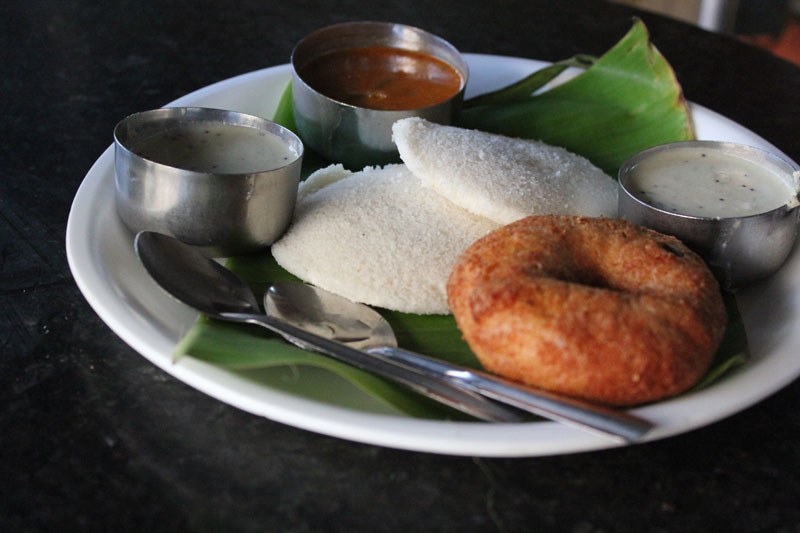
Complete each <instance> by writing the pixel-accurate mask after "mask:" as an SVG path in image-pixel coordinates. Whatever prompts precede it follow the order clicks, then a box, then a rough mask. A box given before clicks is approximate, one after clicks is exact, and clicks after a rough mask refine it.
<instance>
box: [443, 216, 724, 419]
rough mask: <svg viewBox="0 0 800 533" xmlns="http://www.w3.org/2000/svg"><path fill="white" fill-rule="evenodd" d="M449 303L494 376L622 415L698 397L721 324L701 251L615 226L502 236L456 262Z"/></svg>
mask: <svg viewBox="0 0 800 533" xmlns="http://www.w3.org/2000/svg"><path fill="white" fill-rule="evenodd" d="M447 297H448V304H449V306H450V308H451V310H452V312H453V314H454V316H455V319H456V322H457V324H458V327H459V328H460V329H461V331H462V333H463V335H464V338H465V339H466V341H467V342H468V344H469V346H470V347H471V349H472V350H473V352H474V353H475V354H476V356H477V357H478V359H479V360H480V361H481V363H482V364H483V365H484V366H485V367H486V368H487V369H488V370H490V371H492V372H494V373H496V374H499V375H502V376H505V377H508V378H510V379H513V380H517V381H521V382H523V383H526V384H528V385H532V386H535V387H540V388H544V389H548V390H551V391H555V392H559V393H563V394H568V395H571V396H574V397H579V398H583V399H585V400H589V401H593V402H598V403H602V404H607V405H617V406H626V405H636V404H642V403H646V402H651V401H655V400H658V399H662V398H665V397H669V396H672V395H675V394H678V393H680V392H682V391H684V390H686V389H687V388H689V387H691V386H692V385H693V384H694V383H696V382H697V381H698V380H699V379H700V378H701V377H702V376H703V375H704V373H705V372H706V371H707V369H708V367H709V365H710V363H711V360H712V358H713V356H714V354H715V352H716V350H717V347H718V345H719V343H720V341H721V339H722V336H723V333H724V329H725V324H726V313H725V308H724V305H723V302H722V297H721V294H720V289H719V286H718V284H717V281H716V280H715V278H714V277H713V275H712V274H711V272H710V271H709V269H708V267H707V266H706V265H705V263H703V261H702V260H701V259H700V258H699V257H698V256H697V255H696V254H695V253H694V252H692V251H691V250H689V249H688V248H687V247H686V246H684V245H683V244H682V243H681V242H680V241H679V240H677V239H675V238H673V237H669V236H665V235H661V234H659V233H656V232H654V231H652V230H648V229H645V228H642V227H640V226H637V225H635V224H633V223H630V222H628V221H625V220H619V219H607V218H587V217H579V216H554V215H545V216H532V217H528V218H524V219H522V220H519V221H517V222H515V223H512V224H509V225H507V226H503V227H501V228H499V229H497V230H495V231H493V232H491V233H489V234H487V235H485V236H484V237H482V238H481V239H479V240H478V241H477V242H476V243H474V244H473V245H472V246H470V247H469V248H468V249H467V251H466V252H464V254H462V255H461V256H460V258H459V259H458V261H457V263H456V266H455V268H454V269H453V271H452V273H451V275H450V277H449V279H448V283H447Z"/></svg>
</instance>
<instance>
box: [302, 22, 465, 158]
mask: <svg viewBox="0 0 800 533" xmlns="http://www.w3.org/2000/svg"><path fill="white" fill-rule="evenodd" d="M369 46H387V47H393V48H402V49H406V50H412V51H418V52H424V53H427V54H429V55H432V56H433V57H435V58H437V59H440V60H442V61H444V62H445V63H448V64H449V65H451V66H452V67H454V68H455V69H456V70H457V71H458V72H459V74H461V78H462V87H461V90H460V91H459V92H458V93H457V94H456V95H454V96H453V97H451V98H449V99H447V100H445V101H443V102H441V103H439V104H436V105H433V106H430V107H425V108H421V109H409V110H402V111H386V110H377V109H367V108H363V107H357V106H353V105H349V104H346V103H343V102H339V101H336V100H334V99H332V98H329V97H327V96H325V95H324V94H321V93H319V92H317V91H316V90H314V89H312V88H311V87H310V86H309V85H308V84H307V83H306V82H305V81H303V79H302V78H301V77H300V76H299V75H298V70H302V68H303V66H304V65H306V64H307V63H308V62H309V61H312V60H314V59H316V58H318V57H319V56H321V55H323V54H325V53H330V52H332V51H335V50H342V49H350V48H361V47H369ZM291 63H292V100H293V111H294V119H295V123H296V124H297V130H298V132H299V133H300V136H301V137H302V138H303V140H304V141H305V142H306V143H307V144H308V145H309V146H310V147H311V148H313V149H314V150H316V151H317V152H319V153H320V154H321V155H323V156H324V157H326V158H327V159H329V160H331V161H334V162H337V163H343V164H344V165H345V166H346V167H348V168H350V169H353V170H360V169H361V168H363V167H364V166H367V165H383V164H386V163H390V162H393V161H397V160H398V158H399V156H398V153H397V147H396V146H395V145H394V142H393V141H392V124H394V123H395V122H396V121H397V120H400V119H402V118H407V117H423V118H426V119H428V120H430V121H432V122H437V123H440V124H450V122H451V121H452V118H453V116H454V113H455V112H456V111H457V110H458V109H459V108H460V107H461V102H462V101H463V99H464V88H465V87H466V83H467V78H468V76H469V68H468V67H467V63H466V61H465V60H464V58H463V57H461V54H459V52H458V50H456V48H455V47H454V46H453V45H451V44H450V43H448V42H447V41H445V40H444V39H442V38H440V37H437V36H436V35H433V34H431V33H428V32H426V31H423V30H421V29H418V28H414V27H412V26H405V25H403V24H392V23H385V22H348V23H344V24H336V25H334V26H328V27H325V28H322V29H320V30H317V31H315V32H314V33H312V34H310V35H308V36H306V37H305V38H304V39H303V40H302V41H300V42H299V43H298V44H297V46H296V47H295V48H294V50H293V51H292V58H291Z"/></svg>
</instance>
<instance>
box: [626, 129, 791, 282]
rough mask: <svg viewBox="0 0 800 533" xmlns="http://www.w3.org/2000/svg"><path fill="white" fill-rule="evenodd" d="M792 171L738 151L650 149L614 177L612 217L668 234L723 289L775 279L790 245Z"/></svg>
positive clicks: (700, 145)
mask: <svg viewBox="0 0 800 533" xmlns="http://www.w3.org/2000/svg"><path fill="white" fill-rule="evenodd" d="M799 182H800V172H799V171H798V167H797V166H796V165H795V164H793V163H791V162H790V161H787V160H786V159H784V158H782V157H780V156H778V155H776V154H773V153H770V152H767V151H765V150H761V149H759V148H755V147H752V146H746V145H742V144H736V143H730V142H719V141H682V142H676V143H669V144H664V145H660V146H655V147H653V148H649V149H647V150H644V151H642V152H640V153H638V154H636V155H634V156H632V157H631V158H630V159H628V160H627V161H626V162H625V163H624V164H623V165H622V167H621V168H620V171H619V189H620V190H619V216H620V217H621V218H625V219H628V220H630V221H631V222H635V223H637V224H640V225H642V226H646V227H649V228H651V229H654V230H656V231H658V232H661V233H665V234H668V235H673V236H675V237H677V238H678V239H680V240H681V241H683V242H684V244H686V245H687V246H688V247H689V248H691V249H692V250H694V251H695V252H697V253H698V254H699V255H700V256H701V257H702V258H703V259H704V260H705V261H706V262H707V263H708V265H709V267H710V268H711V270H712V271H713V272H714V273H715V274H716V275H717V277H718V279H719V281H720V284H721V285H722V286H723V287H725V288H736V287H741V286H744V285H747V284H750V283H753V282H756V281H758V280H761V279H763V278H766V277H767V276H770V275H772V274H773V273H775V272H776V271H777V270H778V269H779V268H780V267H781V265H782V264H783V263H784V261H786V258H787V257H788V256H789V253H790V252H791V250H792V247H793V246H794V243H795V239H796V235H797V227H798V215H799V214H800V209H798V206H800V202H798V198H799V196H798V192H799V191H800V183H799Z"/></svg>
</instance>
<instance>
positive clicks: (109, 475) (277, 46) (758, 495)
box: [0, 0, 800, 532]
mask: <svg viewBox="0 0 800 533" xmlns="http://www.w3.org/2000/svg"><path fill="white" fill-rule="evenodd" d="M387 4H388V3H387ZM393 4H394V5H383V6H375V7H366V6H367V3H366V2H360V1H352V0H339V1H335V2H334V1H330V0H322V1H320V0H316V1H313V2H311V1H307V0H299V1H295V2H270V1H269V0H266V1H265V0H260V1H250V0H242V1H238V2H223V1H219V0H202V1H191V2H190V1H186V0H173V1H162V2H133V1H127V0H121V1H117V2H88V1H85V0H75V1H72V2H55V1H52V0H27V1H25V2H4V3H2V7H0V21H1V22H0V25H1V26H0V58H2V61H1V62H0V110H1V111H0V116H2V127H3V134H2V142H0V172H2V179H0V245H1V246H2V248H0V250H1V255H0V283H1V284H2V285H1V288H0V313H2V319H0V331H1V332H2V333H1V334H0V342H1V343H2V357H1V358H0V379H2V383H1V384H0V432H1V433H0V530H3V531H17V530H31V531H33V530H55V529H58V530H76V529H82V530H136V531H142V530H147V529H157V530H232V531H236V530H259V531H261V530H264V531H327V530H331V531H358V530H365V531H399V530H424V531H478V530H480V531H550V530H552V531H576V532H588V531H717V530H734V531H800V503H799V502H800V496H799V495H800V476H798V466H800V414H799V412H800V410H798V408H797V407H798V405H799V404H800V383H798V382H797V381H795V382H794V383H792V384H791V385H789V386H788V387H786V388H785V389H783V390H781V391H780V392H778V393H776V394H774V395H772V396H771V397H769V398H767V399H766V400H764V401H762V402H760V403H758V404H757V405H755V406H753V407H750V408H748V409H746V410H744V411H742V412H740V413H738V414H735V415H733V416H731V417H729V418H727V419H725V420H722V421H719V422H717V423H714V424H711V425H710V426H708V427H705V428H702V429H698V430H695V431H692V432H690V433H688V434H684V435H680V436H676V437H673V438H669V439H665V440H661V441H657V442H652V443H647V444H644V445H638V446H632V447H626V448H619V449H612V450H605V451H595V452H591V453H582V454H568V455H558V456H552V457H538V458H523V459H519V458H517V459H489V458H469V457H451V456H442V455H434V454H426V453H417V452H409V451H400V450H394V449H389V448H383V447H376V446H371V445H365V444H359V443H353V442H348V441H345V440H339V439H336V438H331V437H327V436H322V435H318V434H315V433H311V432H307V431H303V430H300V429H296V428H293V427H290V426H286V425H282V424H279V423H274V422H271V421H269V420H266V419H263V418H259V417H256V416H253V415H250V414H247V413H245V412H242V411H240V410H237V409H236V408H233V407H230V406H228V405H226V404H223V403H220V402H218V401H216V400H214V399H212V398H210V397H208V396H205V395H204V394H202V393H200V392H197V391H196V390H194V389H192V388H191V387H189V386H187V385H185V384H183V383H181V382H180V381H177V380H176V379H174V378H172V377H171V376H170V375H168V374H166V373H164V372H163V371H161V370H159V369H158V368H156V367H155V366H153V365H152V364H150V363H149V362H148V361H147V360H146V359H144V358H143V357H141V356H139V355H138V354H137V353H136V352H135V351H134V350H132V349H131V348H130V347H129V346H127V345H126V344H125V343H124V342H123V341H121V340H120V339H119V338H118V337H117V336H116V335H115V334H114V333H113V332H112V331H111V330H110V329H109V328H108V327H107V326H106V325H105V324H104V323H103V322H102V321H101V320H100V319H99V318H98V316H97V315H96V314H95V313H94V311H93V310H92V309H91V308H90V307H89V305H88V304H87V302H86V300H85V299H84V298H83V296H82V295H81V293H80V291H79V290H78V289H77V287H76V285H75V283H74V281H73V278H72V276H71V274H70V270H69V268H68V265H67V261H66V254H65V242H64V234H65V227H66V223H67V217H68V213H69V208H70V203H71V201H72V199H73V197H74V195H75V192H76V190H77V189H78V186H79V185H80V183H81V180H82V179H83V177H84V176H85V174H86V172H87V171H88V169H89V168H90V166H91V165H92V163H93V162H94V161H95V160H96V159H97V158H98V157H99V155H100V154H101V153H102V152H103V151H104V150H105V149H106V147H107V146H108V145H109V144H110V142H111V131H112V128H113V126H114V124H115V123H116V121H118V120H119V119H120V118H121V117H123V116H125V115H127V114H129V113H132V112H136V111H141V110H145V109H150V108H154V107H159V106H161V105H163V104H165V103H166V102H169V101H171V100H173V99H175V98H177V97H179V96H181V95H183V94H185V93H188V92H190V91H193V90H195V89H197V88H200V87H203V86H205V85H208V84H210V83H213V82H216V81H218V80H222V79H225V78H228V77H231V76H234V75H237V74H241V73H244V72H249V71H252V70H256V69H260V68H263V67H267V66H271V65H276V64H282V63H286V62H287V59H288V57H289V53H290V51H291V48H292V45H293V43H295V42H296V41H297V40H298V39H300V38H301V37H302V36H303V35H305V34H307V33H309V32H310V31H312V30H314V29H316V28H318V27H320V26H324V25H327V24H330V23H334V22H340V21H347V20H363V19H374V20H388V21H396V22H403V23H410V24H413V25H416V26H420V27H423V28H425V29H427V30H429V31H432V32H435V33H437V34H440V35H441V36H443V37H445V38H446V39H448V40H450V41H451V42H452V43H454V44H455V45H456V46H457V47H458V48H460V49H461V50H462V51H465V52H482V53H491V54H504V55H512V56H523V57H530V58H535V59H542V60H558V59H562V58H566V57H569V56H572V55H573V54H576V53H589V54H600V53H602V52H604V51H605V50H607V49H608V48H609V47H610V46H611V45H613V44H614V43H615V42H616V41H617V40H618V39H619V38H620V37H621V36H622V35H623V34H624V33H625V32H626V31H627V29H628V28H629V27H630V24H631V17H632V16H633V15H635V14H638V15H640V16H641V17H642V18H643V19H644V21H645V23H646V24H647V25H648V27H649V28H650V30H651V33H652V39H653V41H654V42H655V43H656V45H657V46H658V48H659V49H660V50H661V51H662V52H663V53H664V55H665V56H666V57H667V58H668V59H669V60H670V62H671V63H672V65H673V66H674V68H675V70H676V72H677V75H678V78H679V80H680V81H681V82H682V84H683V87H684V91H685V93H686V95H687V97H688V98H689V99H690V100H692V101H694V102H697V103H699V104H702V105H704V106H707V107H709V108H711V109H713V110H715V111H717V112H719V113H722V114H723V115H725V116H727V117H729V118H731V119H733V120H735V121H737V122H739V123H741V124H743V125H745V126H746V127H748V128H750V129H752V130H753V131H755V132H756V133H758V134H759V135H761V136H763V137H764V138H766V139H767V140H768V141H770V142H772V143H773V144H775V145H776V146H778V147H779V148H780V149H782V150H783V151H784V152H785V153H787V154H788V155H789V156H790V157H791V158H793V159H794V160H800V135H798V131H797V128H798V117H799V116H800V97H799V96H798V95H800V69H799V68H797V67H796V66H793V65H791V64H789V63H787V62H784V61H782V60H779V59H776V58H774V57H772V56H770V55H769V54H768V53H766V52H763V51H760V50H757V49H755V48H752V47H750V46H748V45H745V44H741V43H740V42H737V41H736V40H735V39H733V38H730V37H726V36H720V35H713V34H710V33H708V32H705V31H702V30H700V29H697V28H694V27H690V26H688V25H685V24H682V23H679V22H675V21H672V20H668V19H665V18H661V17H658V16H655V15H651V14H647V13H644V12H637V11H634V10H632V9H629V8H625V7H620V6H618V5H614V4H606V3H604V2H600V1H595V0H582V1H572V2H556V1H533V0H529V1H526V2H512V1H509V2H497V3H494V2H486V1H477V0H463V1H461V2H446V1H442V2H431V1H418V0H406V1H404V2H395V3H393ZM799 356H800V355H799Z"/></svg>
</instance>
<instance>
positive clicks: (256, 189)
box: [114, 107, 303, 257]
mask: <svg viewBox="0 0 800 533" xmlns="http://www.w3.org/2000/svg"><path fill="white" fill-rule="evenodd" d="M215 124H224V125H229V126H235V127H242V128H255V129H256V130H258V132H259V134H262V133H263V134H264V136H273V138H272V141H273V142H275V140H276V139H275V138H277V139H278V141H277V142H280V143H285V146H286V147H287V148H288V150H289V155H288V160H286V161H285V163H283V164H282V165H280V166H277V167H276V168H264V169H255V168H254V169H253V170H252V171H251V170H247V173H214V172H208V171H198V170H190V169H187V168H178V167H176V166H171V165H169V164H164V163H163V162H157V161H153V160H150V159H146V158H145V157H142V156H140V155H138V154H137V145H139V146H141V143H142V141H143V140H144V139H147V138H148V137H151V138H152V136H153V135H156V134H163V132H165V131H169V130H180V128H181V127H183V128H186V127H187V125H194V126H197V125H215ZM265 142H266V141H265ZM302 158H303V143H302V142H301V141H300V139H299V138H298V137H297V136H296V135H295V134H293V133H292V132H291V131H289V130H287V129H285V128H283V127H282V126H279V125H277V124H275V123H273V122H270V121H268V120H265V119H263V118H259V117H256V116H252V115H246V114H243V113H237V112H233V111H225V110H221V109H208V108H199V107H174V108H163V109H155V110H151V111H144V112H141V113H136V114H133V115H130V116H128V117H127V118H125V119H123V120H122V121H120V122H119V123H118V124H117V125H116V127H115V128H114V167H115V176H116V179H115V185H116V207H117V213H118V214H119V216H120V218H121V219H122V221H123V222H124V223H125V225H126V226H127V227H128V228H129V229H130V230H131V231H133V232H134V233H138V232H139V231H142V230H152V231H158V232H160V233H166V234H168V235H171V236H174V237H176V238H178V239H180V240H182V241H184V242H186V243H188V244H192V245H196V246H199V247H202V248H204V249H205V251H206V252H207V253H208V254H211V255H213V256H216V257H222V256H231V255H241V254H247V253H250V252H254V251H256V250H259V249H261V248H264V247H266V246H269V245H270V244H272V242H273V241H275V240H276V239H277V238H278V237H280V236H281V235H282V234H283V232H284V231H285V230H286V228H287V226H288V225H289V222H290V221H291V218H292V212H293V210H294V204H295V200H296V197H297V185H298V182H299V179H300V166H301V163H302Z"/></svg>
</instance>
